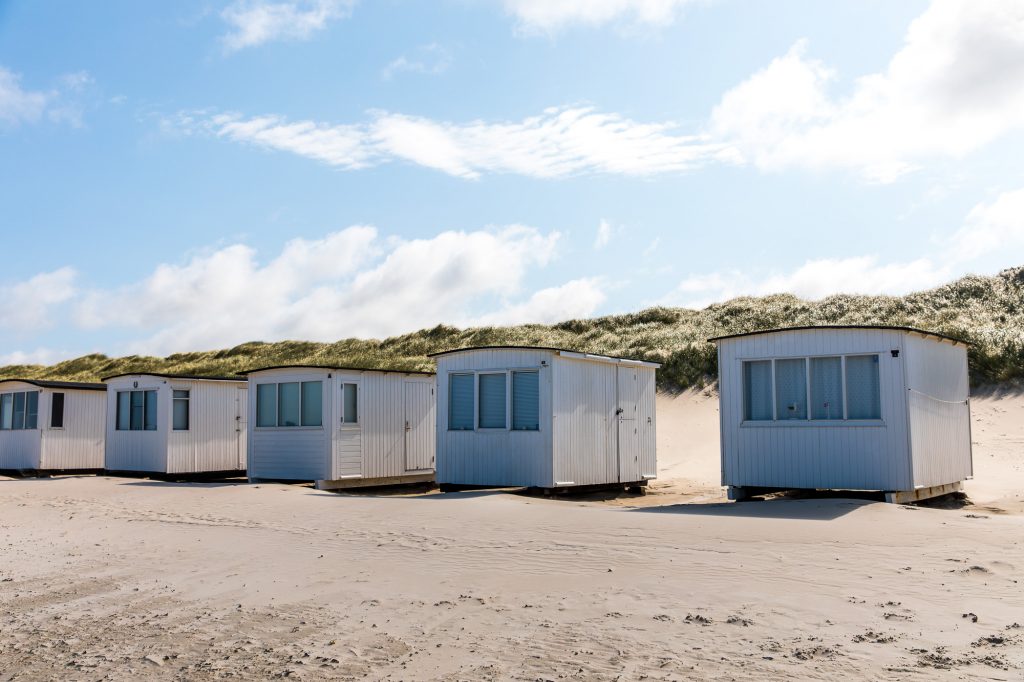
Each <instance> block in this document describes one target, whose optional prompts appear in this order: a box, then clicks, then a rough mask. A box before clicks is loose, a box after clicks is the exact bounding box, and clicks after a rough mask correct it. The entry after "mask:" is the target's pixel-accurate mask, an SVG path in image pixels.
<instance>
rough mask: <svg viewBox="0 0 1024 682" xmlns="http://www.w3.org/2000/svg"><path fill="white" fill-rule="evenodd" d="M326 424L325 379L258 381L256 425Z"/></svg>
mask: <svg viewBox="0 0 1024 682" xmlns="http://www.w3.org/2000/svg"><path fill="white" fill-rule="evenodd" d="M322 425H323V382H321V381H303V382H298V381H289V382H285V383H280V384H257V385H256V426H259V427H275V426H278V427H291V426H322Z"/></svg>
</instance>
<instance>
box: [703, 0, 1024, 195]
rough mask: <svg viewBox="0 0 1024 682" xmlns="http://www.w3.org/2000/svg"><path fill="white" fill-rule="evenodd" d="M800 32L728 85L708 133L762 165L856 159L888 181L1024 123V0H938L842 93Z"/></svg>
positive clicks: (854, 163) (818, 165)
mask: <svg viewBox="0 0 1024 682" xmlns="http://www.w3.org/2000/svg"><path fill="white" fill-rule="evenodd" d="M806 51H807V48H806V43H805V42H803V41H800V42H798V43H797V44H796V45H794V46H793V48H792V49H791V50H790V51H789V52H788V53H787V54H786V55H784V56H782V57H779V58H777V59H775V60H774V61H773V62H771V64H769V65H768V66H767V67H765V68H764V69H762V70H761V71H758V72H757V73H755V74H754V75H752V76H751V77H750V78H749V79H747V80H746V81H744V82H743V83H741V84H740V85H738V86H736V87H735V88H733V89H731V90H730V91H728V92H727V93H726V94H725V95H724V96H723V97H722V99H721V101H720V103H719V104H718V106H717V107H715V109H714V111H713V112H712V115H711V119H710V124H709V131H710V133H711V135H712V138H713V139H716V140H718V141H722V142H729V143H731V144H733V145H735V147H736V149H737V150H738V151H739V153H740V154H741V155H742V156H743V158H745V159H746V160H748V161H750V162H752V163H754V164H755V165H757V166H758V167H759V168H761V169H763V170H779V169H784V168H790V167H804V168H810V169H822V168H833V167H839V168H851V169H855V170H857V171H859V172H860V173H862V174H863V175H864V176H865V177H867V178H868V179H870V180H875V181H881V182H888V181H892V180H894V179H896V178H898V177H900V176H901V175H903V174H905V173H907V172H910V171H912V170H914V169H915V168H916V167H917V166H918V165H919V164H922V163H924V162H926V161H928V160H931V159H935V158H953V159H957V158H962V157H963V156H965V155H966V154H968V153H970V152H973V151H974V150H976V149H978V148H980V147H982V146H983V145H985V144H988V143H990V142H992V141H993V140H995V139H996V138H998V137H1000V136H1002V135H1004V134H1006V133H1007V132H1010V131H1011V130H1014V129H1019V128H1022V127H1024V87H1021V83H1022V82H1024V3H1021V2H1019V1H1018V0H978V1H976V2H970V3H965V2H961V1H960V0H934V2H932V4H931V5H930V6H929V8H928V9H927V10H926V11H925V12H924V13H923V14H922V15H921V16H919V17H918V18H917V19H915V20H914V22H913V23H912V24H911V25H910V27H909V29H908V31H907V34H906V37H905V40H904V45H903V47H902V48H901V49H900V51H899V52H898V53H896V55H894V56H893V58H892V59H891V60H890V62H889V64H888V66H887V68H886V69H885V70H884V71H882V72H880V73H873V74H868V75H864V76H861V77H860V78H857V79H856V81H855V82H854V85H853V89H852V92H851V93H850V94H849V95H848V96H846V97H833V96H832V95H830V93H829V86H830V85H831V84H832V83H833V82H834V81H836V80H838V74H837V73H836V72H835V71H834V70H833V69H831V68H829V67H827V66H826V65H825V64H823V63H822V62H820V61H818V60H815V59H810V58H808V57H807V56H806Z"/></svg>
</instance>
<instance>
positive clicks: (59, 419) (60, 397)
mask: <svg viewBox="0 0 1024 682" xmlns="http://www.w3.org/2000/svg"><path fill="white" fill-rule="evenodd" d="M50 428H51V429H63V428H64V394H63V393H54V394H52V395H51V396H50Z"/></svg>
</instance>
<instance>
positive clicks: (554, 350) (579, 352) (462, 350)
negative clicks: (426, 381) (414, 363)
mask: <svg viewBox="0 0 1024 682" xmlns="http://www.w3.org/2000/svg"><path fill="white" fill-rule="evenodd" d="M474 350H546V351H550V352H552V353H575V354H577V355H591V356H594V357H598V358H608V359H609V360H625V361H627V362H646V363H648V364H657V363H650V362H649V361H648V360H641V359H639V358H623V357H618V356H615V355H608V354H607V353H592V352H590V351H587V350H573V349H572V348H554V347H552V346H468V347H466V348H454V349H452V350H442V351H438V352H436V353H427V357H428V358H436V357H440V356H442V355H451V354H453V353H467V352H469V351H474Z"/></svg>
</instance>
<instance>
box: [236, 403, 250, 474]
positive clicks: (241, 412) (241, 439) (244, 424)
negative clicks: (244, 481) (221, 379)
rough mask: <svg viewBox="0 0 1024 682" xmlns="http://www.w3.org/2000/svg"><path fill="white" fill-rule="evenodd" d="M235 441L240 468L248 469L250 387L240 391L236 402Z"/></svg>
mask: <svg viewBox="0 0 1024 682" xmlns="http://www.w3.org/2000/svg"><path fill="white" fill-rule="evenodd" d="M235 403H236V406H235V439H236V442H237V447H238V468H239V469H242V470H245V469H246V460H247V459H248V452H247V449H248V448H247V447H246V443H247V442H248V433H249V423H248V422H249V387H248V386H246V387H245V388H240V389H238V399H237V400H236V401H235Z"/></svg>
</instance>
